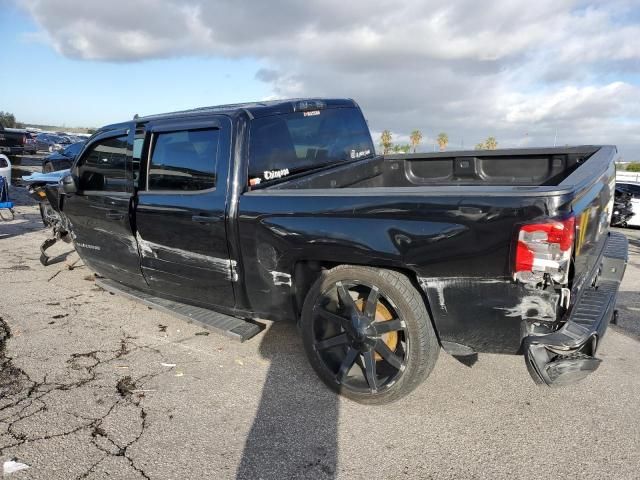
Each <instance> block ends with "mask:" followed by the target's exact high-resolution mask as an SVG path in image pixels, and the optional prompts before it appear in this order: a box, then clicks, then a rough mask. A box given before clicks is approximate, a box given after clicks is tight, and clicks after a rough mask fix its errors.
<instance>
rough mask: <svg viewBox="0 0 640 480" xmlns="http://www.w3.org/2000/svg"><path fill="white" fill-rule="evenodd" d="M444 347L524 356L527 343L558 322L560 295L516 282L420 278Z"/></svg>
mask: <svg viewBox="0 0 640 480" xmlns="http://www.w3.org/2000/svg"><path fill="white" fill-rule="evenodd" d="M419 283H420V286H421V287H422V289H423V290H424V292H425V294H426V296H427V298H428V300H429V305H430V306H431V310H432V311H431V313H432V315H433V319H434V322H435V327H436V330H437V331H438V334H439V336H440V339H441V341H442V342H451V343H455V344H459V345H465V346H467V347H469V348H470V349H472V350H474V351H476V352H491V353H519V351H520V345H521V343H522V339H523V337H524V336H526V335H527V334H528V333H529V332H531V331H532V330H535V329H536V328H538V327H540V326H545V325H551V324H553V322H555V321H556V318H557V317H556V305H557V304H558V301H559V295H558V294H556V293H555V292H549V291H546V290H538V289H535V288H532V289H526V288H524V286H523V285H521V284H516V283H515V282H513V280H512V279H510V278H475V277H437V278H427V277H419Z"/></svg>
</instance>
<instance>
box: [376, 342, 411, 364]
mask: <svg viewBox="0 0 640 480" xmlns="http://www.w3.org/2000/svg"><path fill="white" fill-rule="evenodd" d="M374 348H375V351H376V352H378V353H379V354H380V355H382V358H384V359H385V360H386V361H387V362H389V364H391V365H392V366H393V367H395V368H397V369H398V370H403V369H404V367H403V365H402V359H401V358H400V357H398V356H397V355H396V354H395V353H393V352H392V351H391V350H390V349H389V347H387V344H386V343H384V342H383V341H382V340H378V341H377V342H376V346H375V347H374Z"/></svg>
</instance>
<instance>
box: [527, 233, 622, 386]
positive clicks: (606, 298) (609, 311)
mask: <svg viewBox="0 0 640 480" xmlns="http://www.w3.org/2000/svg"><path fill="white" fill-rule="evenodd" d="M627 250H628V241H627V238H626V237H625V236H624V235H622V234H619V233H615V232H611V233H609V238H608V239H607V243H606V245H605V248H604V253H603V256H602V262H601V268H600V276H599V277H598V281H597V285H596V286H595V287H589V288H587V289H585V291H584V292H582V295H581V296H580V297H579V298H578V300H577V303H576V305H575V306H574V307H573V310H572V311H571V314H570V316H569V319H568V320H567V322H566V323H565V324H564V325H563V326H562V328H560V329H559V330H557V331H555V332H552V333H548V334H545V335H529V336H527V337H526V338H525V339H524V355H525V361H526V363H527V368H528V370H529V373H530V374H531V377H532V378H533V380H534V381H535V382H536V383H541V384H546V385H550V386H556V385H568V384H571V383H575V382H577V381H580V380H582V379H583V378H585V377H586V376H587V375H589V374H590V373H591V372H593V371H595V370H596V369H597V368H598V366H599V365H600V362H601V360H599V359H598V358H596V357H595V353H596V349H597V348H598V346H599V342H600V340H601V339H602V336H603V335H604V333H605V331H606V329H607V326H608V325H609V322H610V321H611V319H612V318H613V316H614V315H615V305H616V296H617V294H618V288H619V287H620V282H621V281H622V277H623V275H624V271H625V268H626V266H627V255H628V254H627Z"/></svg>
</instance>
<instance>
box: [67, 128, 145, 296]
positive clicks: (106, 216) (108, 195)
mask: <svg viewBox="0 0 640 480" xmlns="http://www.w3.org/2000/svg"><path fill="white" fill-rule="evenodd" d="M130 138H133V137H132V133H131V135H130V132H129V130H128V129H122V130H114V131H110V132H106V133H104V134H102V135H100V136H98V137H96V138H95V139H93V140H92V142H91V144H89V145H88V146H87V148H86V149H85V150H84V151H83V152H82V156H81V157H80V158H79V159H78V162H77V163H76V165H75V166H74V168H73V170H72V173H73V174H74V175H76V177H77V179H78V192H77V193H76V194H73V195H66V196H65V199H64V204H63V211H64V213H65V215H66V216H67V217H68V218H69V221H70V222H71V225H72V228H71V231H72V235H73V239H74V243H75V246H76V249H77V250H78V253H79V254H80V255H81V257H82V259H83V260H84V261H85V262H86V263H87V264H88V265H89V266H90V267H91V268H92V269H93V270H94V271H96V272H98V273H99V274H101V275H104V276H105V277H108V278H112V279H114V280H117V281H119V282H122V283H125V284H127V285H131V286H135V287H141V286H146V284H145V282H144V278H143V277H142V274H141V272H140V260H139V256H138V248H137V244H136V241H135V237H134V234H133V229H132V227H131V218H130V204H131V200H132V197H133V182H132V173H131V143H130Z"/></svg>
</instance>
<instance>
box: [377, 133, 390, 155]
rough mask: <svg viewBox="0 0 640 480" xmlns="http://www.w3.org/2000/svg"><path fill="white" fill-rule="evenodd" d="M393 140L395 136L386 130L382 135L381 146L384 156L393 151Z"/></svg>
mask: <svg viewBox="0 0 640 480" xmlns="http://www.w3.org/2000/svg"><path fill="white" fill-rule="evenodd" d="M392 140H393V136H392V135H391V132H390V131H389V130H384V131H383V132H382V133H381V134H380V146H381V147H382V153H383V154H384V155H386V154H387V153H389V150H391V147H392V145H393V141H392Z"/></svg>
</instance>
